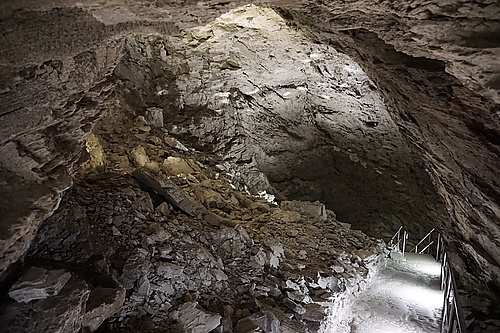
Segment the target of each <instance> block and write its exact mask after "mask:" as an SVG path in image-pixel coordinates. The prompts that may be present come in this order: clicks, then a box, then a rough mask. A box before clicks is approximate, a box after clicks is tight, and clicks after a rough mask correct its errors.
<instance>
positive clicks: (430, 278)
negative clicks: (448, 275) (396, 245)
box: [350, 253, 443, 333]
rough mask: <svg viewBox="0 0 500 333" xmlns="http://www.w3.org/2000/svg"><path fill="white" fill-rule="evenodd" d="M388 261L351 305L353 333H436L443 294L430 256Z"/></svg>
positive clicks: (409, 255) (439, 320)
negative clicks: (352, 309)
mask: <svg viewBox="0 0 500 333" xmlns="http://www.w3.org/2000/svg"><path fill="white" fill-rule="evenodd" d="M394 255H396V256H398V257H399V258H395V259H394V260H392V259H388V260H387V263H386V266H385V267H384V268H382V269H381V270H380V271H379V272H378V274H377V275H376V276H375V277H374V278H373V282H372V283H371V284H370V286H369V287H368V289H366V290H365V291H364V292H363V293H362V294H360V296H359V298H358V299H357V301H356V303H355V305H354V318H353V320H352V322H351V324H350V325H351V332H352V333H430V332H432V333H438V332H439V329H440V323H441V309H442V306H443V292H442V291H440V290H439V284H440V280H439V278H440V267H441V265H440V264H439V263H437V262H436V261H435V260H434V258H432V256H430V255H418V254H410V253H407V254H406V255H405V258H404V259H403V258H402V257H401V255H398V254H394Z"/></svg>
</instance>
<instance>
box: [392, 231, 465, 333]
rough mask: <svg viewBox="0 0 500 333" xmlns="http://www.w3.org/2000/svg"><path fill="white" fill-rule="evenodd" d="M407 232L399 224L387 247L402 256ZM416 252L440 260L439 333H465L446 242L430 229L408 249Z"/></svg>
mask: <svg viewBox="0 0 500 333" xmlns="http://www.w3.org/2000/svg"><path fill="white" fill-rule="evenodd" d="M408 236H409V234H408V233H407V232H406V230H405V229H404V228H403V226H401V227H400V228H399V229H398V231H397V232H396V233H395V234H394V236H392V238H391V240H390V242H389V247H391V248H392V249H395V250H397V251H398V252H401V253H402V254H403V256H404V253H405V249H406V244H407V240H408ZM410 252H413V253H417V254H424V253H426V254H431V255H432V256H433V257H434V258H435V259H436V260H437V261H439V262H441V290H443V291H444V302H443V311H442V321H441V331H440V332H441V333H467V329H466V327H465V320H464V316H463V314H462V310H461V308H460V305H459V304H458V298H457V296H458V291H457V287H456V283H455V278H454V276H453V268H452V266H451V264H450V259H449V256H448V252H447V248H446V242H445V240H444V238H443V236H442V235H441V233H440V232H439V231H438V230H436V229H432V230H431V231H430V232H429V233H427V235H425V236H424V237H423V238H422V239H421V240H420V241H419V242H418V243H417V245H415V246H414V247H413V249H412V250H411V251H410Z"/></svg>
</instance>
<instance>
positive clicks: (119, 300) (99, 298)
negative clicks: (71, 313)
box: [83, 287, 125, 332]
mask: <svg viewBox="0 0 500 333" xmlns="http://www.w3.org/2000/svg"><path fill="white" fill-rule="evenodd" d="M124 302H125V289H117V288H102V287H97V288H95V289H94V290H92V292H91V293H90V296H89V299H88V301H87V305H86V313H85V317H84V319H83V326H84V327H88V329H89V330H90V331H91V332H94V331H96V330H97V329H98V328H99V326H101V324H102V323H103V322H104V321H105V320H106V319H108V318H110V317H111V316H113V315H114V314H115V313H117V312H118V311H119V310H120V309H121V308H122V306H123V303H124Z"/></svg>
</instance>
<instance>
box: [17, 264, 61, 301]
mask: <svg viewBox="0 0 500 333" xmlns="http://www.w3.org/2000/svg"><path fill="white" fill-rule="evenodd" d="M70 278H71V273H69V272H66V271H65V270H63V269H58V270H46V269H44V268H41V267H30V268H29V269H28V270H27V271H26V273H24V275H23V276H22V277H21V278H20V279H19V280H17V282H16V283H14V285H13V286H12V288H10V290H9V296H10V297H11V298H13V299H15V300H16V301H17V302H24V303H26V302H30V301H33V300H38V299H45V298H47V297H51V296H55V295H57V294H59V292H60V291H61V289H62V288H63V287H64V285H65V284H66V282H68V280H69V279H70Z"/></svg>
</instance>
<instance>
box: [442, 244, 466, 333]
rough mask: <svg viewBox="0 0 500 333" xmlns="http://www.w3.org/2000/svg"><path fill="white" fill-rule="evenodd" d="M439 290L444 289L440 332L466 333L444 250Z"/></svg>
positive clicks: (451, 270) (455, 288) (453, 279)
mask: <svg viewBox="0 0 500 333" xmlns="http://www.w3.org/2000/svg"><path fill="white" fill-rule="evenodd" d="M443 245H444V244H443ZM441 290H444V303H443V312H442V316H441V333H466V332H467V328H466V327H465V320H464V316H463V314H462V309H461V308H460V304H458V299H457V296H458V291H457V287H456V283H455V278H454V276H453V268H452V267H451V265H450V259H449V256H448V253H447V252H446V250H444V256H443V259H442V261H441Z"/></svg>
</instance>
